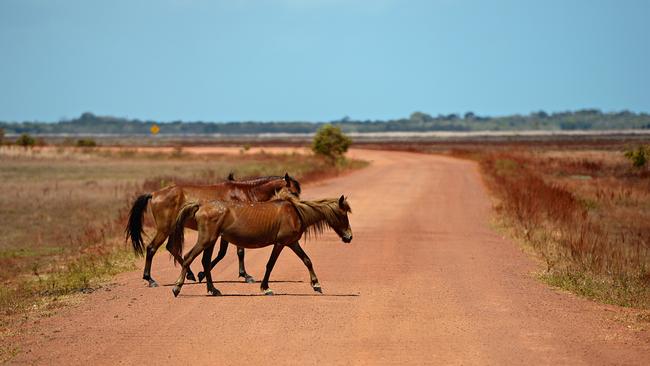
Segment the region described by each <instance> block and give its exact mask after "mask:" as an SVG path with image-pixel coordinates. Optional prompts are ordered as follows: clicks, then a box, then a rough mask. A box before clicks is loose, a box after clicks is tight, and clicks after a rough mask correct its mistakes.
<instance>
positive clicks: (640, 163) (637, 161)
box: [625, 146, 650, 168]
mask: <svg viewBox="0 0 650 366" xmlns="http://www.w3.org/2000/svg"><path fill="white" fill-rule="evenodd" d="M625 157H626V158H628V159H629V160H630V162H632V166H634V167H635V168H643V167H644V166H645V165H646V164H647V163H648V157H650V148H648V147H646V146H639V147H638V148H636V149H632V150H628V151H626V152H625Z"/></svg>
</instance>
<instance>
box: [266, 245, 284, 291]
mask: <svg viewBox="0 0 650 366" xmlns="http://www.w3.org/2000/svg"><path fill="white" fill-rule="evenodd" d="M283 248H284V245H281V244H275V245H274V246H273V251H272V252H271V257H270V258H269V261H268V263H266V272H265V273H264V279H263V280H262V285H261V286H260V287H261V288H262V291H263V292H264V295H273V291H272V290H271V289H270V288H269V277H271V271H272V270H273V266H275V261H277V260H278V256H280V252H282V249H283Z"/></svg>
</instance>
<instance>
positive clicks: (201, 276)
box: [198, 272, 205, 283]
mask: <svg viewBox="0 0 650 366" xmlns="http://www.w3.org/2000/svg"><path fill="white" fill-rule="evenodd" d="M198 276H199V283H201V282H203V279H204V278H205V273H203V272H199V274H198Z"/></svg>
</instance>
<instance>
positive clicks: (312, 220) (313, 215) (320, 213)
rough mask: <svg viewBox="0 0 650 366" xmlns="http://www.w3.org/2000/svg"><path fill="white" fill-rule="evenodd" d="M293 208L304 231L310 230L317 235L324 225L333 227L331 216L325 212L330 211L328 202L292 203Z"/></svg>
mask: <svg viewBox="0 0 650 366" xmlns="http://www.w3.org/2000/svg"><path fill="white" fill-rule="evenodd" d="M294 206H295V207H296V210H297V211H298V215H299V216H300V220H301V221H302V225H303V227H304V229H305V230H307V229H312V231H314V232H315V233H319V232H321V231H322V230H323V229H324V228H325V225H327V226H329V227H330V228H332V227H333V225H334V222H333V216H332V215H331V214H328V213H327V210H331V208H330V207H329V203H328V202H313V201H300V202H294Z"/></svg>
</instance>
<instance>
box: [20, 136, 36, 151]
mask: <svg viewBox="0 0 650 366" xmlns="http://www.w3.org/2000/svg"><path fill="white" fill-rule="evenodd" d="M34 144H36V140H34V138H33V137H31V136H30V135H29V134H26V133H23V134H22V135H20V137H19V138H18V140H16V145H19V146H22V147H24V148H28V147H32V146H34Z"/></svg>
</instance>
